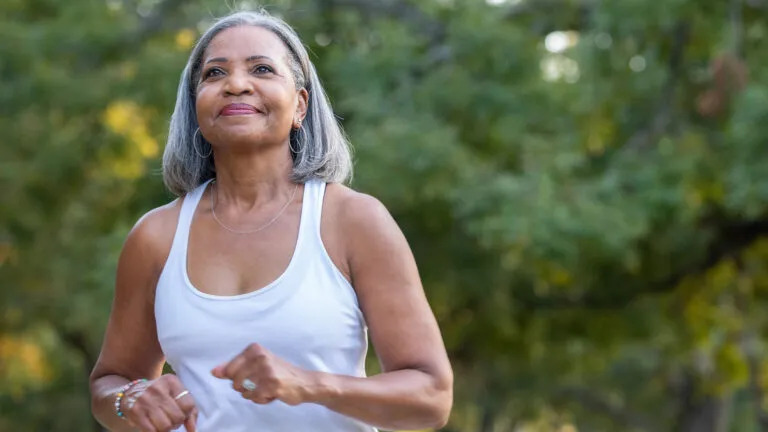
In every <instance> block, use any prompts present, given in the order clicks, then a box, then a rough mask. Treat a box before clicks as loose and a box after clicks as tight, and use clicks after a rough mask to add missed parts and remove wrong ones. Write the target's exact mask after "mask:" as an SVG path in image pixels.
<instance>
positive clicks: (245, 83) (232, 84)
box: [224, 71, 253, 96]
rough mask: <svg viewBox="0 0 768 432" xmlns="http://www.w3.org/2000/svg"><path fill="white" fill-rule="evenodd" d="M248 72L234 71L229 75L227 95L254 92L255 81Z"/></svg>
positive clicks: (225, 86) (225, 89) (225, 87)
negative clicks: (253, 81)
mask: <svg viewBox="0 0 768 432" xmlns="http://www.w3.org/2000/svg"><path fill="white" fill-rule="evenodd" d="M251 81H252V80H251V79H250V76H249V75H248V74H247V73H244V72H240V71H234V72H233V73H231V74H230V75H229V76H228V77H227V81H226V83H225V84H224V92H225V93H226V94H227V95H232V96H240V95H243V94H252V93H253V83H252V82H251Z"/></svg>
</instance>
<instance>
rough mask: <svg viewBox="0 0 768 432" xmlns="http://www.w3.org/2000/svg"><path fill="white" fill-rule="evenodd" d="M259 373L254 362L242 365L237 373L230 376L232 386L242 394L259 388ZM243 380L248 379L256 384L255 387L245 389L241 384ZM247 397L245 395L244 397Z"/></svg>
mask: <svg viewBox="0 0 768 432" xmlns="http://www.w3.org/2000/svg"><path fill="white" fill-rule="evenodd" d="M260 375H261V374H260V373H259V371H258V367H257V366H256V365H254V364H248V365H243V366H242V367H241V368H240V369H239V370H238V371H237V373H236V374H235V375H234V376H232V388H233V389H235V390H237V391H239V392H240V393H242V394H243V395H244V396H245V395H248V394H249V393H252V392H254V391H256V390H258V389H259V386H260V385H261V384H260V382H259V381H260V378H261V376H260ZM245 380H249V381H251V382H252V383H254V384H256V388H255V389H247V388H245V386H244V385H243V383H244V382H245ZM246 399H247V397H246Z"/></svg>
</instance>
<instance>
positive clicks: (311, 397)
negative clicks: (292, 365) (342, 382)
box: [305, 371, 341, 405]
mask: <svg viewBox="0 0 768 432" xmlns="http://www.w3.org/2000/svg"><path fill="white" fill-rule="evenodd" d="M305 389H306V394H305V400H306V402H308V403H314V404H318V405H327V404H330V403H332V402H333V401H334V400H335V399H336V398H337V397H338V395H339V393H341V390H340V389H339V386H338V380H337V379H336V376H335V375H333V374H329V373H325V372H314V371H309V372H308V376H307V385H306V387H305Z"/></svg>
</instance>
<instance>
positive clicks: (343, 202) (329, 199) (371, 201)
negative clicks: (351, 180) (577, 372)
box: [326, 183, 396, 234]
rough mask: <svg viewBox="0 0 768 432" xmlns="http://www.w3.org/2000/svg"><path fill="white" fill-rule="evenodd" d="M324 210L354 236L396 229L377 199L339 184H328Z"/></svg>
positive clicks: (386, 210)
mask: <svg viewBox="0 0 768 432" xmlns="http://www.w3.org/2000/svg"><path fill="white" fill-rule="evenodd" d="M326 208H327V210H328V211H330V212H332V213H333V214H334V216H335V217H334V218H333V220H336V221H337V224H338V225H341V226H342V227H344V229H345V230H346V231H347V232H348V233H349V230H352V231H354V233H355V234H363V233H372V232H376V231H381V230H388V229H392V228H393V227H396V224H395V221H394V219H393V218H392V216H391V214H390V212H389V210H388V209H387V208H386V207H385V206H384V204H383V203H382V202H381V201H379V200H378V199H377V198H375V197H373V196H371V195H368V194H365V193H361V192H357V191H355V190H353V189H351V188H349V187H347V186H344V185H341V184H335V183H334V184H328V186H327V188H326Z"/></svg>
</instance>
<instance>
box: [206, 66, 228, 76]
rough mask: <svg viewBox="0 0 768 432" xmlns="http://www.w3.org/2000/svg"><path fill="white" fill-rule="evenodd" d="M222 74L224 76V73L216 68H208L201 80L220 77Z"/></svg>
mask: <svg viewBox="0 0 768 432" xmlns="http://www.w3.org/2000/svg"><path fill="white" fill-rule="evenodd" d="M222 74H224V71H222V70H221V69H219V68H217V67H214V68H210V69H208V70H207V71H205V72H204V73H203V79H208V78H213V77H217V76H220V75H222Z"/></svg>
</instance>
